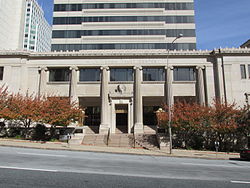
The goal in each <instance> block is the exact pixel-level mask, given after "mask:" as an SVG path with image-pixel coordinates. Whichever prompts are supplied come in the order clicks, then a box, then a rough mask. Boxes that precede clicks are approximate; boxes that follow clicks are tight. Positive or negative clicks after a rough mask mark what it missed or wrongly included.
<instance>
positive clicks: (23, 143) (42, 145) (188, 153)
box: [0, 139, 240, 160]
mask: <svg viewBox="0 0 250 188" xmlns="http://www.w3.org/2000/svg"><path fill="white" fill-rule="evenodd" d="M0 146H12V147H24V148H37V149H49V150H71V151H92V152H107V153H120V154H135V155H155V156H168V157H170V156H171V157H189V158H204V159H224V160H228V159H230V158H239V157H240V156H239V154H238V153H225V152H218V153H216V152H213V151H197V150H180V149H173V153H172V154H171V155H170V154H169V153H168V151H162V150H146V149H140V148H139V149H138V148H137V149H134V148H124V147H123V148H122V147H105V146H104V147H98V146H87V145H69V144H67V143H62V142H34V141H27V140H17V139H0Z"/></svg>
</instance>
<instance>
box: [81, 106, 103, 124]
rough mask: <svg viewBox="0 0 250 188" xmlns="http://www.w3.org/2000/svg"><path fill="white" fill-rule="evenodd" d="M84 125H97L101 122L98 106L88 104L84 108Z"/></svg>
mask: <svg viewBox="0 0 250 188" xmlns="http://www.w3.org/2000/svg"><path fill="white" fill-rule="evenodd" d="M85 115H86V118H85V122H83V123H84V125H88V126H99V125H100V123H101V108H100V107H99V106H89V107H87V108H86V109H85Z"/></svg>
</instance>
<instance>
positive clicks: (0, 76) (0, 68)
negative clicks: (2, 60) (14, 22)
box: [0, 67, 4, 80]
mask: <svg viewBox="0 0 250 188" xmlns="http://www.w3.org/2000/svg"><path fill="white" fill-rule="evenodd" d="M3 69H4V68H3V67H0V80H3Z"/></svg>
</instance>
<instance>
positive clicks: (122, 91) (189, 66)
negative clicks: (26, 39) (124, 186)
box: [0, 49, 250, 133]
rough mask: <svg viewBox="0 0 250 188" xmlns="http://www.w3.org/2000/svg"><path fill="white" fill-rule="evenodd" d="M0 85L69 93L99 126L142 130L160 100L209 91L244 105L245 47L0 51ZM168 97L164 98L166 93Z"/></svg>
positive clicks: (206, 96)
mask: <svg viewBox="0 0 250 188" xmlns="http://www.w3.org/2000/svg"><path fill="white" fill-rule="evenodd" d="M0 85H5V86H8V88H9V90H10V91H11V92H15V93H16V92H21V93H23V94H26V93H27V92H28V93H29V94H38V95H44V94H45V95H58V96H62V97H70V98H71V100H72V101H77V102H78V103H79V105H80V106H81V107H83V108H84V109H85V113H86V115H87V118H86V119H85V123H84V124H86V125H89V126H98V127H99V133H107V132H108V131H109V130H110V131H111V133H116V130H117V127H120V128H121V129H122V132H124V133H131V132H133V131H134V132H135V133H143V132H144V127H145V125H156V123H157V122H156V121H155V119H154V117H155V112H156V111H157V110H158V109H159V108H160V107H161V106H162V104H164V103H169V102H170V103H172V104H173V103H174V102H176V101H184V100H185V101H187V102H190V101H191V102H193V101H196V102H198V103H200V104H202V105H211V104H212V103H213V100H214V99H215V98H217V99H220V100H221V101H227V102H228V103H232V102H236V103H237V104H238V105H239V106H243V105H246V99H247V97H248V95H249V94H250V49H220V50H214V51H167V50H134V51H133V50H115V51H109V50H105V51H81V52H49V53H35V52H22V51H20V52H19V51H1V52H0ZM169 98H170V100H168V99H169Z"/></svg>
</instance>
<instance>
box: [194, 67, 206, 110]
mask: <svg viewBox="0 0 250 188" xmlns="http://www.w3.org/2000/svg"><path fill="white" fill-rule="evenodd" d="M204 68H205V67H202V66H198V67H196V69H197V81H196V91H197V94H196V96H197V99H198V103H199V104H200V105H205V88H204V76H203V69H204Z"/></svg>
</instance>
